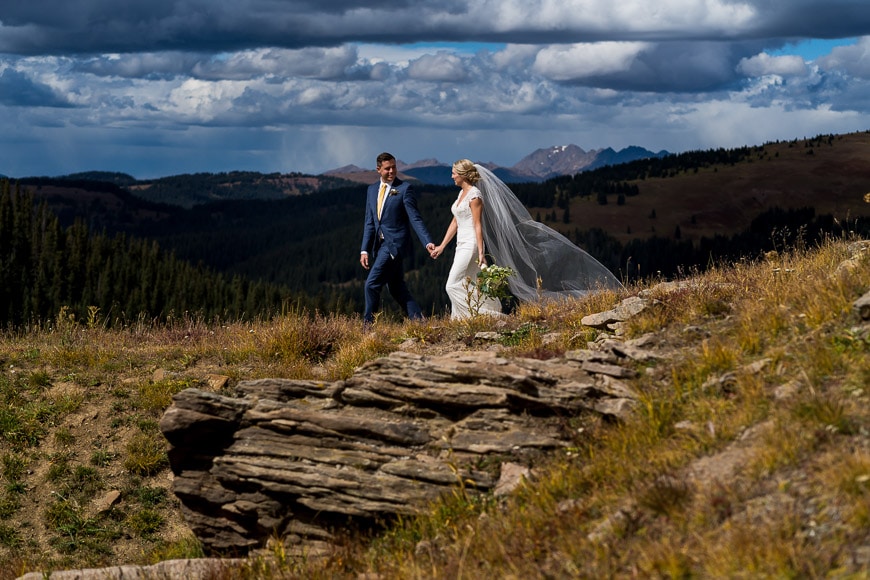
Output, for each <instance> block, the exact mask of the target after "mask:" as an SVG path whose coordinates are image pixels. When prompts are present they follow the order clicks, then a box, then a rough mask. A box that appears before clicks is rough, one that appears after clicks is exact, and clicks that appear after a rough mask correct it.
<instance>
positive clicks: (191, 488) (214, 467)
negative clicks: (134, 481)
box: [160, 342, 654, 553]
mask: <svg viewBox="0 0 870 580" xmlns="http://www.w3.org/2000/svg"><path fill="white" fill-rule="evenodd" d="M649 356H654V355H651V354H650V352H649V351H647V350H644V349H641V348H638V347H637V346H635V347H632V345H630V344H628V345H626V344H623V343H621V342H611V344H610V346H607V344H606V343H605V345H604V347H602V348H601V350H578V351H572V352H569V353H567V354H566V355H565V356H564V357H561V358H558V359H551V360H545V361H542V360H535V359H523V358H504V357H501V356H499V355H498V354H496V353H493V352H480V351H474V352H462V353H456V354H453V355H446V356H438V357H428V356H424V355H418V354H409V353H405V352H395V353H393V354H391V355H390V356H387V357H384V358H381V359H378V360H374V361H371V362H369V363H366V364H365V365H363V366H362V367H360V368H359V369H358V370H357V372H356V373H355V374H354V376H353V377H351V378H349V379H347V380H344V381H336V382H332V383H320V382H316V381H303V380H281V379H263V380H253V381H243V382H241V383H239V385H238V387H237V394H238V396H237V397H226V396H221V395H217V394H214V393H210V392H207V391H203V390H197V389H188V390H185V391H183V392H181V393H179V394H178V395H176V397H175V400H174V403H173V405H172V406H171V407H170V408H169V409H168V410H167V411H166V413H165V415H164V416H163V418H162V420H161V422H160V427H161V429H162V431H163V433H164V435H165V437H166V439H167V440H168V441H169V442H170V444H171V448H170V451H169V459H170V464H171V467H172V470H173V472H174V474H175V479H174V491H175V494H176V495H177V496H178V498H179V499H180V500H181V503H182V506H183V511H184V515H185V518H186V520H187V522H188V523H189V525H190V527H191V528H192V529H193V531H194V532H195V533H196V534H197V536H198V537H199V538H200V540H201V541H202V543H203V545H204V546H205V547H206V549H207V550H209V551H212V552H228V551H231V552H236V553H241V552H244V551H247V550H249V549H251V548H254V547H257V546H259V545H262V544H263V542H264V541H265V540H266V539H268V538H270V537H274V536H276V535H277V536H280V537H283V538H285V542H286V543H288V544H289V545H290V546H289V547H291V548H292V547H293V546H294V545H295V547H297V548H298V549H299V550H304V551H305V552H306V553H312V552H315V551H317V550H318V549H319V548H321V547H323V545H324V544H326V543H329V542H330V541H331V540H332V538H333V535H332V534H333V533H334V530H336V529H339V528H340V529H352V528H354V527H359V528H366V527H368V526H371V525H375V524H376V523H377V522H382V521H386V520H389V519H390V518H392V517H394V516H396V515H400V514H412V513H414V512H415V511H417V510H419V509H421V508H424V507H426V505H427V504H428V503H429V502H431V501H432V500H435V499H436V498H437V497H438V496H439V495H440V494H443V493H446V492H451V491H452V490H455V489H457V488H462V489H463V490H465V492H466V493H482V492H489V491H492V490H493V489H494V488H495V486H496V484H497V483H498V480H499V477H500V475H501V466H502V465H505V464H511V465H513V466H516V465H517V464H519V465H530V464H531V463H532V462H533V460H534V458H535V457H536V456H537V455H539V454H540V453H543V452H549V451H552V450H554V449H558V448H560V447H566V446H569V445H571V444H572V439H573V437H574V436H575V435H576V434H575V433H572V430H571V429H570V428H569V425H570V421H569V419H570V418H571V417H575V416H577V415H578V414H581V413H596V414H601V415H605V416H608V417H613V418H618V417H620V416H623V415H624V414H625V413H628V412H630V409H631V408H632V406H633V404H634V400H635V397H634V394H633V393H632V392H631V390H630V389H629V388H628V387H627V386H626V385H625V384H624V383H623V382H622V379H623V378H625V377H628V376H631V375H633V374H634V372H635V371H634V370H633V368H632V367H633V362H632V359H638V358H647V357H649ZM626 363H628V364H626Z"/></svg>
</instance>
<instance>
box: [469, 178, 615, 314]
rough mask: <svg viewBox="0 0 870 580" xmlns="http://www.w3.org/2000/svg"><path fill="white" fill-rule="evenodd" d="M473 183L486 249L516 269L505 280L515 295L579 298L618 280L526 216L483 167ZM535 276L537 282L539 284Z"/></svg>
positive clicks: (513, 198)
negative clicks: (479, 201)
mask: <svg viewBox="0 0 870 580" xmlns="http://www.w3.org/2000/svg"><path fill="white" fill-rule="evenodd" d="M475 167H476V168H477V171H478V172H479V173H480V181H478V182H477V187H478V188H479V189H480V191H481V192H482V193H483V205H484V210H483V238H484V243H485V245H486V253H487V254H490V255H492V256H493V258H494V260H495V263H496V264H498V265H499V266H509V267H510V268H513V269H514V270H515V271H516V272H517V274H516V275H515V276H511V277H510V278H509V279H508V281H509V283H510V287H511V291H512V293H513V295H514V296H516V297H517V298H518V299H520V300H526V301H529V300H536V299H538V298H539V297H543V298H565V297H570V296H573V297H580V296H584V295H586V294H588V293H589V292H594V291H596V290H604V289H617V288H620V287H621V286H622V285H621V284H620V283H619V280H617V278H616V276H614V275H613V274H612V273H611V272H610V270H608V269H607V268H605V267H604V265H603V264H601V263H599V262H598V261H597V260H596V259H595V258H593V257H592V256H590V255H589V254H588V253H586V252H585V251H583V250H581V249H580V248H578V247H577V246H575V245H574V244H573V243H571V241H570V240H569V239H568V238H566V237H565V236H563V235H562V234H560V233H559V232H557V231H555V230H553V229H551V228H549V227H547V226H545V225H544V224H542V223H539V222H536V221H534V220H533V219H532V216H531V215H530V214H529V212H528V210H526V208H525V207H524V206H523V204H522V202H521V201H520V200H519V199H517V197H516V196H515V195H514V193H513V192H512V191H511V190H510V188H509V187H508V186H507V185H505V184H504V182H502V181H501V180H500V179H499V178H498V177H496V176H495V175H494V174H493V173H492V172H491V171H490V170H488V169H487V168H485V167H483V166H481V165H479V164H475ZM539 281H540V287H539Z"/></svg>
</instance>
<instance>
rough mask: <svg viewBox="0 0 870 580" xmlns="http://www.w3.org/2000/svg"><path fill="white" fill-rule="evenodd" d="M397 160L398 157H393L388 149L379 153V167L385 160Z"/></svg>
mask: <svg viewBox="0 0 870 580" xmlns="http://www.w3.org/2000/svg"><path fill="white" fill-rule="evenodd" d="M395 160H396V158H395V157H393V154H392V153H387V152H386V151H384V152H383V153H381V154H380V155H378V167H380V166H381V163H383V162H384V161H395Z"/></svg>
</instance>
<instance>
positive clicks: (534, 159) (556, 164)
mask: <svg viewBox="0 0 870 580" xmlns="http://www.w3.org/2000/svg"><path fill="white" fill-rule="evenodd" d="M666 155H669V153H668V151H665V150H661V151H659V152H657V153H655V152H653V151H650V150H648V149H644V148H643V147H637V146H630V147H626V148H625V149H621V150H619V151H616V150H614V149H612V148H610V147H606V148H604V149H591V150H589V151H584V150H583V148H581V147H578V146H577V145H558V146H554V147H546V148H542V149H537V150H536V151H534V152H532V153H530V154H529V155H526V156H525V157H523V158H522V159H521V160H520V161H519V162H518V163H516V164H515V165H512V166H511V167H502V166H499V165H496V164H494V163H481V165H483V166H484V167H486V168H488V169H489V170H490V171H492V172H493V173H495V174H496V175H497V176H498V177H499V179H501V180H502V181H504V182H505V183H527V182H541V181H546V180H547V179H551V178H553V177H558V176H560V175H574V174H575V173H580V172H582V171H590V170H592V169H597V168H599V167H604V166H605V165H618V164H620V163H628V162H630V161H636V160H638V159H649V158H651V157H664V156H666ZM396 165H397V166H398V169H399V172H400V173H401V174H403V175H404V176H405V177H406V178H407V177H410V178H413V179H416V180H418V181H421V182H423V183H428V184H431V185H453V180H452V179H451V178H450V170H451V164H448V163H442V162H440V161H438V160H437V159H422V160H420V161H415V162H414V163H405V162H403V161H401V160H399V161H397V163H396ZM323 175H330V176H333V177H341V178H344V179H348V180H351V181H359V182H363V183H371V182H372V181H374V179H375V176H374V171H373V170H370V169H363V168H361V167H358V166H356V165H345V166H343V167H339V168H337V169H331V170H329V171H325V172H324V173H323Z"/></svg>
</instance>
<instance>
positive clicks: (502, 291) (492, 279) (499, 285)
mask: <svg viewBox="0 0 870 580" xmlns="http://www.w3.org/2000/svg"><path fill="white" fill-rule="evenodd" d="M514 274H516V272H515V271H514V270H513V269H511V268H508V267H507V266H496V265H495V264H491V265H488V266H483V267H482V268H481V269H480V272H478V273H477V289H478V290H480V293H481V294H484V295H486V296H489V297H490V298H498V299H502V298H507V297H508V296H510V289H509V287H508V278H510V277H511V276H513V275H514Z"/></svg>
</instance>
